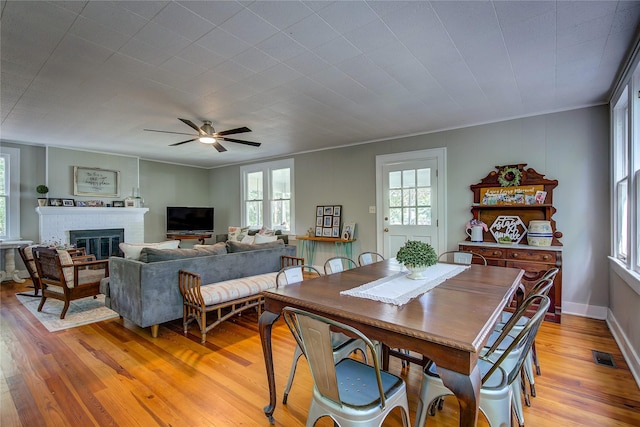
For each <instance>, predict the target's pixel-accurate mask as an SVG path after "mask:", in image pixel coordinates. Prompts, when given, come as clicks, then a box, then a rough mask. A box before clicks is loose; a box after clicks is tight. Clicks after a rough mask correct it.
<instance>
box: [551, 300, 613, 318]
mask: <svg viewBox="0 0 640 427" xmlns="http://www.w3.org/2000/svg"><path fill="white" fill-rule="evenodd" d="M608 311H609V308H608V307H600V306H596V305H589V304H578V303H575V302H566V301H563V302H562V314H575V315H576V316H582V317H589V318H591V319H598V320H606V319H607V313H608Z"/></svg>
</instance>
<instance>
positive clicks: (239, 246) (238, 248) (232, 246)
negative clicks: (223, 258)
mask: <svg viewBox="0 0 640 427" xmlns="http://www.w3.org/2000/svg"><path fill="white" fill-rule="evenodd" d="M281 246H284V241H283V240H282V239H277V240H276V241H275V242H268V243H261V244H259V245H247V244H246V243H241V242H233V241H231V240H229V241H228V242H227V247H228V248H229V253H237V252H249V251H259V250H261V249H267V248H278V247H281Z"/></svg>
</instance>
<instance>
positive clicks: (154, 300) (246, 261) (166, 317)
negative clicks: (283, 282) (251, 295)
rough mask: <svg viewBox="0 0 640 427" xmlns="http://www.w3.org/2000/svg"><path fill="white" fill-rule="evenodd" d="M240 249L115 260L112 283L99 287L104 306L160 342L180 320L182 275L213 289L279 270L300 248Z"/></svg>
mask: <svg viewBox="0 0 640 427" xmlns="http://www.w3.org/2000/svg"><path fill="white" fill-rule="evenodd" d="M237 246H241V247H242V248H241V249H238V248H236V250H235V252H234V253H226V254H222V255H207V256H198V257H195V258H181V259H173V260H169V261H158V262H142V261H137V260H133V259H125V258H119V257H111V258H109V280H108V281H104V283H102V286H101V291H102V293H104V294H105V295H106V297H107V298H106V305H107V306H108V307H110V308H111V309H112V310H114V311H115V312H117V313H118V314H120V316H122V317H123V318H125V319H127V320H129V321H131V322H133V323H135V324H136V325H138V326H140V327H142V328H146V327H148V326H150V327H151V335H152V336H154V337H156V336H157V334H158V327H159V325H160V323H164V322H168V321H171V320H175V319H180V318H182V314H183V309H182V295H181V294H180V290H179V288H178V272H179V271H180V270H188V271H190V272H193V273H198V274H200V276H201V279H202V283H203V284H209V283H216V282H221V281H224V280H231V279H237V278H240V277H247V276H254V275H257V274H264V273H270V272H275V271H278V270H279V269H280V265H281V264H280V263H281V256H282V255H288V256H295V254H296V247H295V246H291V245H283V244H280V245H277V246H275V245H270V246H269V247H267V248H265V249H260V248H259V246H260V245H251V246H254V247H255V249H254V248H249V247H248V246H247V245H241V244H238V245H237ZM188 250H189V249H186V250H184V251H188ZM240 250H245V251H243V252H241V251H240ZM145 251H146V249H143V253H144V252H145ZM156 251H157V250H156ZM174 251H175V252H178V251H181V250H180V249H176V250H174Z"/></svg>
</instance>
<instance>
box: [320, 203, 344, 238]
mask: <svg viewBox="0 0 640 427" xmlns="http://www.w3.org/2000/svg"><path fill="white" fill-rule="evenodd" d="M341 219H342V205H323V206H316V237H332V238H336V239H339V238H340V223H341Z"/></svg>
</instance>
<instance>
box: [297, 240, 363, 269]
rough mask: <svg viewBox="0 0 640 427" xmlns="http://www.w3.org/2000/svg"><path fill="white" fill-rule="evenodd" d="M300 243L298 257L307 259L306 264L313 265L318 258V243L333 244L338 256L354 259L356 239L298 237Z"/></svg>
mask: <svg viewBox="0 0 640 427" xmlns="http://www.w3.org/2000/svg"><path fill="white" fill-rule="evenodd" d="M296 240H298V241H299V242H300V243H298V255H299V256H300V257H302V258H304V259H305V261H306V264H309V265H313V260H314V259H315V256H316V245H317V243H318V242H325V243H333V244H334V246H335V249H336V256H346V257H347V258H351V259H353V258H352V255H353V250H352V247H351V246H352V245H351V244H352V243H353V242H355V241H356V239H348V240H343V239H339V238H335V237H315V236H296Z"/></svg>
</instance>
